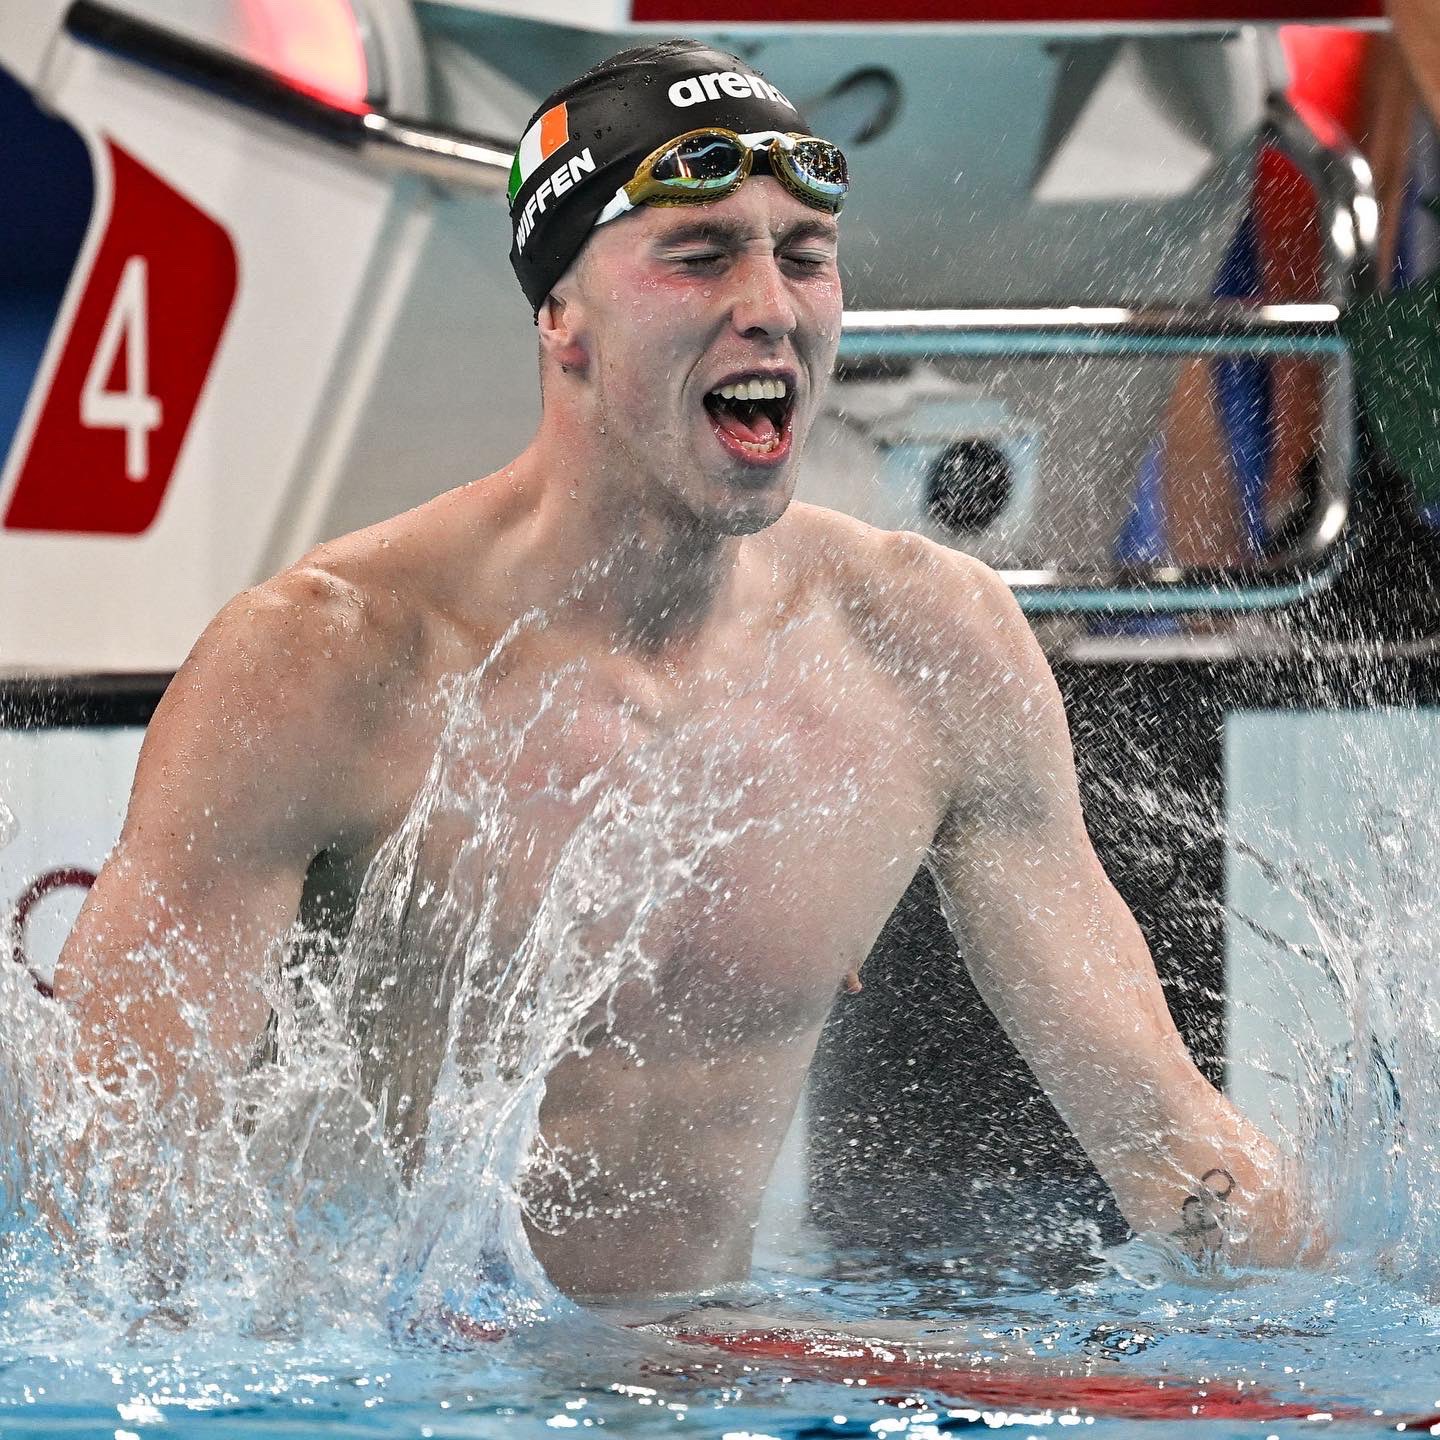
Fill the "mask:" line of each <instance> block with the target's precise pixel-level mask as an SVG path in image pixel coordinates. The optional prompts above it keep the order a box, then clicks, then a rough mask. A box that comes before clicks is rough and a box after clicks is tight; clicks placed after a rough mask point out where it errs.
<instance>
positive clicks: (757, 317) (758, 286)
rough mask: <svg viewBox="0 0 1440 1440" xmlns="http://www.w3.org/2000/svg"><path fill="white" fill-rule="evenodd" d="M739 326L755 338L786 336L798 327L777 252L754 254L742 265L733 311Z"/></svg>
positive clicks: (779, 337) (781, 337)
mask: <svg viewBox="0 0 1440 1440" xmlns="http://www.w3.org/2000/svg"><path fill="white" fill-rule="evenodd" d="M733 317H734V324H735V328H736V329H737V330H738V331H739V332H740V333H741V334H742V335H747V336H750V337H751V338H759V337H761V336H764V337H768V338H769V339H772V340H780V339H783V338H784V337H785V336H786V335H789V334H791V333H792V332H793V331H794V329H795V307H794V305H793V304H792V303H791V300H790V291H789V288H788V287H787V285H786V283H785V276H784V275H783V274H782V273H781V270H780V263H779V261H778V260H776V259H775V257H774V256H773V255H767V256H764V257H760V256H755V257H751V258H750V259H748V260H747V261H746V263H745V264H744V265H743V266H742V269H741V275H740V279H739V291H738V293H737V296H736V300H735V308H734V312H733Z"/></svg>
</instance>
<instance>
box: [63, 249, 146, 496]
mask: <svg viewBox="0 0 1440 1440" xmlns="http://www.w3.org/2000/svg"><path fill="white" fill-rule="evenodd" d="M149 308H150V307H149V284H148V268H147V266H146V263H145V257H144V256H143V255H132V256H131V257H130V258H129V259H128V260H127V261H126V262H125V268H124V270H122V271H121V272H120V284H119V285H118V286H116V288H115V298H114V299H113V300H112V301H111V302H110V313H109V314H108V315H107V316H106V317H105V327H104V329H102V330H101V332H100V343H99V344H98V345H97V346H96V347H95V355H94V358H93V359H92V360H91V361H90V369H89V370H88V371H87V372H86V374H85V384H84V385H83V386H82V387H81V390H80V423H81V424H82V425H86V426H89V427H90V428H91V429H93V430H123V431H124V432H125V476H126V478H127V479H129V480H144V479H146V478H147V476H148V475H149V474H150V432H151V431H152V430H154V429H157V428H158V427H159V424H160V402H159V400H157V399H156V398H155V397H154V396H153V395H151V394H150V393H149V387H150V326H149ZM122 345H123V346H124V348H125V388H124V389H123V390H110V389H107V388H106V382H107V381H108V380H109V379H110V376H111V375H112V374H113V373H114V370H115V361H116V359H117V358H118V357H119V354H120V348H121V346H122Z"/></svg>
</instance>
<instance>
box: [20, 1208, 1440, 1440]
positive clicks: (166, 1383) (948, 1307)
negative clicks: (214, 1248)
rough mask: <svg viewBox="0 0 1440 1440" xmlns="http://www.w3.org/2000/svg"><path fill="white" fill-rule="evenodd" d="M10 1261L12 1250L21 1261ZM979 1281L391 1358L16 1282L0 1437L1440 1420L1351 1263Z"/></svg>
mask: <svg viewBox="0 0 1440 1440" xmlns="http://www.w3.org/2000/svg"><path fill="white" fill-rule="evenodd" d="M32 1239H33V1237H32ZM22 1243H23V1237H21V1236H20V1235H17V1234H16V1233H14V1232H12V1234H11V1236H10V1249H9V1255H10V1257H11V1258H13V1256H14V1253H15V1250H16V1247H17V1246H20V1245H22ZM1121 1264H1122V1265H1123V1266H1124V1268H1126V1269H1133V1268H1135V1267H1133V1266H1131V1265H1130V1264H1129V1263H1127V1262H1126V1261H1125V1260H1124V1259H1122V1260H1121ZM17 1268H19V1267H16V1266H14V1265H7V1266H6V1270H5V1272H4V1273H5V1274H6V1276H7V1277H8V1278H13V1276H14V1274H15V1273H16V1270H17ZM1141 1268H1143V1267H1141ZM34 1273H35V1272H34V1271H33V1270H32V1271H31V1274H32V1276H33V1275H34ZM986 1278H987V1283H986V1284H985V1286H984V1287H983V1289H982V1288H981V1287H979V1286H977V1284H976V1283H975V1281H974V1279H973V1277H971V1276H967V1275H966V1274H965V1273H964V1271H963V1269H962V1268H961V1267H959V1266H957V1265H956V1264H955V1263H954V1262H953V1261H951V1260H949V1259H947V1257H945V1256H943V1255H939V1254H934V1255H928V1256H923V1257H912V1258H911V1259H910V1260H909V1261H908V1262H907V1263H906V1264H905V1265H904V1266H903V1267H900V1266H897V1265H895V1264H894V1263H889V1264H887V1263H885V1262H883V1261H881V1260H879V1259H877V1258H875V1257H868V1256H863V1255H837V1254H833V1253H830V1254H826V1253H821V1252H814V1253H809V1254H806V1255H803V1256H796V1257H792V1259H791V1262H790V1263H789V1264H788V1265H787V1268H786V1269H785V1270H784V1271H773V1272H765V1271H757V1273H756V1275H755V1276H754V1278H753V1280H752V1282H751V1283H750V1284H749V1285H747V1286H744V1287H736V1288H735V1289H734V1290H732V1291H731V1292H730V1293H727V1294H716V1295H711V1296H704V1297H689V1298H688V1299H686V1300H679V1299H677V1300H675V1301H673V1302H672V1303H669V1304H667V1303H665V1302H657V1303H655V1304H654V1305H653V1306H651V1307H649V1309H648V1310H647V1311H646V1312H638V1311H631V1312H629V1313H624V1312H615V1313H609V1314H600V1313H597V1312H592V1311H584V1310H580V1309H572V1308H570V1307H564V1308H562V1309H561V1310H560V1311H559V1312H558V1313H556V1314H554V1315H553V1316H551V1317H550V1318H547V1319H545V1320H542V1321H540V1322H539V1323H535V1324H532V1325H529V1326H525V1327H522V1328H519V1329H517V1330H516V1331H514V1332H513V1333H511V1334H508V1335H506V1336H504V1337H502V1338H499V1339H493V1338H483V1339H481V1338H474V1337H467V1336H466V1335H465V1334H463V1333H461V1332H462V1330H463V1326H452V1325H447V1324H444V1323H441V1324H437V1325H434V1326H431V1327H420V1328H417V1327H413V1326H412V1327H411V1328H410V1330H409V1332H408V1333H399V1334H397V1333H395V1329H394V1326H393V1325H392V1324H391V1323H388V1322H387V1317H386V1315H385V1313H384V1307H383V1305H377V1307H376V1309H375V1311H374V1312H373V1313H369V1314H367V1313H364V1312H363V1311H355V1312H352V1313H349V1314H347V1315H345V1316H344V1317H340V1318H337V1317H323V1316H318V1315H317V1316H316V1317H313V1318H312V1317H305V1318H303V1319H296V1320H295V1321H293V1322H292V1323H291V1325H290V1327H289V1333H286V1334H271V1335H269V1336H266V1335H261V1334H258V1333H256V1332H255V1328H254V1324H253V1316H252V1317H251V1318H249V1319H247V1318H244V1317H243V1316H242V1313H241V1307H239V1306H238V1305H237V1307H235V1309H234V1311H233V1312H231V1313H227V1314H223V1315H213V1316H210V1317H208V1318H207V1317H205V1316H200V1317H192V1319H191V1320H190V1321H189V1323H187V1324H185V1325H184V1326H183V1327H180V1328H175V1327H173V1326H171V1325H169V1324H166V1323H163V1322H161V1321H157V1320H154V1319H152V1320H150V1321H148V1322H144V1321H142V1322H140V1323H135V1322H134V1321H131V1322H129V1323H127V1324H124V1325H119V1324H117V1322H116V1320H115V1317H114V1316H113V1315H112V1316H107V1315H105V1314H103V1313H87V1312H86V1311H85V1309H84V1307H83V1306H71V1305H68V1304H61V1305H58V1306H57V1305H55V1304H54V1299H55V1297H54V1294H53V1292H52V1293H50V1294H49V1295H48V1296H47V1295H46V1294H45V1293H43V1292H41V1291H37V1290H35V1289H34V1288H33V1285H32V1289H31V1292H30V1293H29V1294H27V1293H26V1292H25V1290H24V1289H23V1288H18V1287H16V1286H14V1285H13V1284H11V1285H9V1286H7V1287H6V1288H5V1289H4V1290H3V1297H4V1300H3V1312H0V1436H5V1437H11V1436H22V1435H65V1434H85V1435H104V1436H107V1437H108V1436H112V1435H113V1436H114V1437H116V1440H128V1437H129V1436H143V1435H146V1434H152V1435H155V1436H157V1437H158V1436H161V1435H176V1436H178V1435H188V1434H191V1433H197V1434H198V1433H201V1432H202V1431H203V1432H204V1433H206V1434H222V1435H225V1436H233V1437H247V1436H292V1435H293V1436H302V1435H313V1434H321V1433H323V1434H326V1435H367V1436H477V1437H484V1436H501V1435H505V1436H513V1435H517V1434H520V1435H523V1434H534V1435H540V1434H542V1433H546V1434H548V1433H552V1432H554V1431H564V1430H584V1429H601V1428H603V1429H605V1430H607V1431H609V1432H610V1433H614V1434H622V1435H654V1434H662V1433H664V1434H672V1433H673V1434H676V1435H695V1436H713V1437H749V1436H754V1437H759V1436H774V1437H777V1440H778V1437H801V1436H805V1437H818V1436H830V1435H834V1436H840V1435H877V1436H889V1435H910V1436H916V1437H920V1436H932V1435H942V1434H954V1433H960V1432H961V1431H965V1430H978V1429H990V1428H1004V1429H1009V1430H1011V1431H1012V1432H1013V1433H1016V1434H1026V1435H1029V1434H1034V1435H1049V1434H1056V1433H1059V1432H1061V1431H1063V1430H1065V1429H1069V1428H1073V1427H1076V1426H1080V1427H1083V1428H1084V1430H1085V1432H1086V1433H1088V1434H1095V1435H1105V1436H1121V1435H1130V1434H1135V1435H1142V1434H1143V1435H1147V1436H1155V1435H1168V1434H1170V1433H1172V1432H1173V1431H1174V1430H1175V1428H1176V1427H1178V1426H1181V1425H1183V1426H1184V1429H1185V1432H1186V1433H1190V1434H1194V1435H1195V1436H1196V1437H1197V1440H1200V1437H1219V1436H1227V1437H1228V1436H1264V1435H1272V1434H1273V1435H1277V1436H1278V1435H1285V1434H1298V1433H1301V1432H1302V1431H1303V1432H1305V1433H1317V1432H1318V1431H1320V1430H1323V1431H1324V1433H1326V1434H1342V1435H1350V1434H1378V1433H1381V1432H1382V1431H1383V1432H1386V1433H1391V1434H1394V1433H1397V1426H1398V1425H1401V1424H1404V1423H1406V1422H1407V1421H1413V1420H1415V1419H1416V1418H1418V1417H1421V1416H1426V1417H1429V1416H1436V1415H1437V1412H1440V1307H1437V1306H1435V1305H1432V1304H1430V1303H1429V1302H1427V1301H1426V1300H1425V1299H1424V1297H1422V1296H1419V1295H1416V1294H1415V1293H1414V1292H1413V1291H1409V1290H1407V1289H1405V1288H1404V1287H1402V1286H1398V1285H1394V1284H1387V1283H1384V1282H1383V1281H1381V1280H1380V1279H1378V1278H1376V1277H1372V1278H1370V1279H1369V1280H1366V1279H1363V1278H1360V1277H1359V1276H1357V1275H1355V1274H1353V1273H1348V1272H1347V1267H1346V1263H1345V1260H1344V1258H1343V1257H1340V1258H1339V1259H1337V1260H1336V1261H1335V1262H1333V1263H1332V1265H1331V1266H1330V1267H1329V1268H1328V1269H1326V1270H1325V1271H1321V1272H1305V1273H1289V1274H1274V1275H1266V1276H1255V1277H1238V1278H1237V1277H1230V1278H1229V1279H1228V1280H1227V1281H1226V1282H1225V1283H1224V1284H1220V1283H1218V1282H1214V1281H1211V1282H1202V1280H1201V1278H1200V1277H1196V1278H1194V1279H1192V1280H1190V1281H1189V1282H1182V1281H1179V1280H1176V1279H1173V1278H1172V1279H1170V1280H1168V1281H1166V1282H1165V1283H1163V1284H1158V1285H1156V1284H1152V1283H1149V1282H1148V1281H1146V1282H1144V1283H1142V1282H1141V1281H1140V1280H1137V1279H1134V1278H1126V1277H1125V1276H1124V1275H1122V1274H1120V1273H1119V1271H1118V1270H1117V1269H1116V1268H1115V1266H1114V1265H1113V1264H1107V1263H1105V1262H1103V1261H1101V1260H1099V1259H1097V1260H1096V1262H1095V1263H1094V1264H1093V1265H1092V1266H1090V1267H1087V1269H1086V1270H1085V1271H1083V1272H1082V1273H1080V1274H1077V1275H1076V1276H1075V1277H1074V1278H1073V1279H1072V1280H1071V1281H1070V1282H1069V1283H1067V1284H1065V1285H1063V1286H1059V1287H1051V1288H1043V1289H1042V1288H1035V1287H1034V1285H1033V1283H1030V1282H1027V1279H1026V1277H1025V1276H1023V1275H1019V1274H1016V1275H1012V1276H1009V1277H1006V1278H1004V1279H1003V1280H1002V1281H1001V1282H1000V1283H998V1284H996V1283H995V1279H994V1271H993V1270H987V1277H986ZM682 1332H683V1333H688V1334H689V1335H690V1337H691V1338H690V1339H688V1340H682V1339H681V1338H679V1337H680V1335H681V1333H682ZM700 1336H706V1337H708V1338H705V1339H700V1338H698V1337H700ZM1327 1417H1331V1418H1327ZM1412 1433H1429V1426H1428V1424H1427V1425H1425V1426H1424V1428H1421V1429H1419V1430H1416V1431H1413V1432H1412ZM1434 1433H1440V1429H1437V1431H1436V1432H1434Z"/></svg>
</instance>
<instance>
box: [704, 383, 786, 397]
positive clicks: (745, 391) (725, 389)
mask: <svg viewBox="0 0 1440 1440" xmlns="http://www.w3.org/2000/svg"><path fill="white" fill-rule="evenodd" d="M713 393H714V394H716V395H718V396H719V397H720V398H721V399H722V400H783V399H784V398H785V396H786V395H787V394H788V393H789V387H788V386H787V385H786V384H785V382H784V381H783V380H742V381H741V382H740V383H739V384H738V385H722V386H720V388H719V389H718V390H716V391H714V392H713Z"/></svg>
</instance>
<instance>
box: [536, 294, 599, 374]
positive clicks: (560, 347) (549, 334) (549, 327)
mask: <svg viewBox="0 0 1440 1440" xmlns="http://www.w3.org/2000/svg"><path fill="white" fill-rule="evenodd" d="M583 314H584V307H583V306H581V305H579V304H576V303H575V302H574V301H573V300H570V299H567V298H566V297H565V296H564V295H558V294H556V293H555V292H554V291H551V293H550V294H549V295H547V296H546V297H545V303H544V304H543V305H541V307H540V313H539V314H538V315H536V317H535V324H536V327H537V328H538V329H539V331H540V348H541V350H542V351H543V352H544V353H545V354H546V355H548V356H549V357H550V359H551V360H552V361H554V363H555V364H557V365H558V366H559V367H560V368H561V370H563V371H565V372H567V373H570V372H573V371H580V372H582V373H583V372H584V371H585V370H586V369H588V367H589V364H590V350H589V346H588V345H587V344H586V340H585V333H584V325H583V323H582V317H583Z"/></svg>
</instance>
